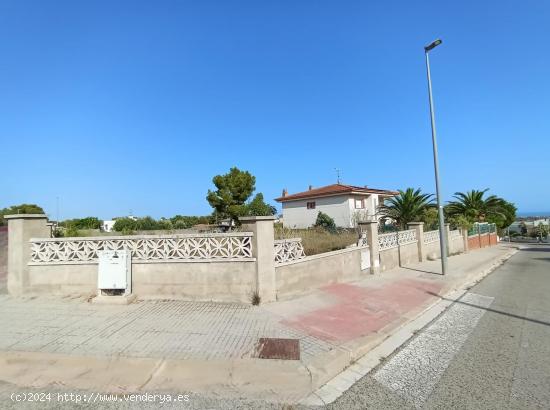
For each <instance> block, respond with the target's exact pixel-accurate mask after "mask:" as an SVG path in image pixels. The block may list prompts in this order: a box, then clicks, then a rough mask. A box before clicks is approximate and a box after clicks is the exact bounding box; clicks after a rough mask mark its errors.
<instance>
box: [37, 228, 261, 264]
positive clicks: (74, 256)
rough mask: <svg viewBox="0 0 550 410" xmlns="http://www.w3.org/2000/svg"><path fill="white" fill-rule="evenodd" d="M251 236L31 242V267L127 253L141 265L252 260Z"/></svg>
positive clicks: (148, 236)
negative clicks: (106, 253) (105, 253)
mask: <svg viewBox="0 0 550 410" xmlns="http://www.w3.org/2000/svg"><path fill="white" fill-rule="evenodd" d="M252 236H253V233H252V232H233V233H211V234H191V235H139V236H113V237H88V238H86V237H83V238H52V239H34V238H33V239H31V240H30V245H31V260H30V262H29V264H31V265H42V264H71V263H97V259H98V256H97V252H98V251H102V250H123V249H126V250H129V251H131V253H132V259H133V260H135V261H139V262H140V263H143V262H145V263H151V262H201V261H216V260H223V261H239V260H249V259H253V258H252Z"/></svg>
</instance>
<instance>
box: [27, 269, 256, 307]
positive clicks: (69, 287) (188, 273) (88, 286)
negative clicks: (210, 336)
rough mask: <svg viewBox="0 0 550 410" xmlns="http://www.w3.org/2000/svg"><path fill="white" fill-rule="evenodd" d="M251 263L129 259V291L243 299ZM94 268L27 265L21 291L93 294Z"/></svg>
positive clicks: (251, 277) (146, 295)
mask: <svg viewBox="0 0 550 410" xmlns="http://www.w3.org/2000/svg"><path fill="white" fill-rule="evenodd" d="M255 263H256V262H255V260H254V259H252V260H251V261H249V262H202V263H201V262H190V263H177V262H174V263H132V293H134V294H136V295H137V296H138V297H139V298H140V299H187V300H205V301H210V300H212V301H219V302H245V303H246V302H248V301H250V297H251V294H252V293H253V292H254V291H255V290H256V268H255ZM97 270H98V265H97V263H93V264H80V263H79V264H67V265H61V264H56V265H31V266H29V282H28V286H27V287H26V288H25V293H26V294H34V295H38V294H50V295H60V296H61V295H70V294H79V295H96V294H97Z"/></svg>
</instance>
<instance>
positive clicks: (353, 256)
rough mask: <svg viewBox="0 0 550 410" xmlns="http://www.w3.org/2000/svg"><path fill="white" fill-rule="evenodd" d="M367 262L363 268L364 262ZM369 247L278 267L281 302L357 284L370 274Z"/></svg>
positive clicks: (276, 268) (309, 258)
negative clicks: (335, 286) (337, 285)
mask: <svg viewBox="0 0 550 410" xmlns="http://www.w3.org/2000/svg"><path fill="white" fill-rule="evenodd" d="M362 258H363V264H362V263H361V262H362V261H361V259H362ZM368 259H369V248H368V247H357V248H350V249H343V250H339V251H333V252H327V253H323V254H320V255H313V256H308V257H306V258H304V259H301V260H299V261H294V262H288V263H284V264H281V265H278V266H276V267H275V278H276V284H277V299H281V298H285V297H289V296H292V295H295V294H298V293H303V292H307V291H310V290H311V289H314V288H316V287H319V286H323V285H329V284H331V283H336V282H347V281H353V280H357V279H359V278H361V277H363V276H365V275H367V274H368V273H369V272H370V270H369V268H368V266H370V264H368V263H367V267H365V269H363V270H362V269H361V266H362V265H363V266H365V261H366V260H368Z"/></svg>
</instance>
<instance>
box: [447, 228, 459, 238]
mask: <svg viewBox="0 0 550 410" xmlns="http://www.w3.org/2000/svg"><path fill="white" fill-rule="evenodd" d="M450 236H451V238H457V237H459V236H462V233H461V232H460V229H453V230H452V231H451V232H450Z"/></svg>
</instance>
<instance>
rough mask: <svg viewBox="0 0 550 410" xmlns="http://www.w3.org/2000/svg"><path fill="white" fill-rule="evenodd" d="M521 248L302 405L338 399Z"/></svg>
mask: <svg viewBox="0 0 550 410" xmlns="http://www.w3.org/2000/svg"><path fill="white" fill-rule="evenodd" d="M518 250H519V248H514V249H511V250H510V251H509V252H507V253H506V254H504V255H502V256H500V257H498V258H496V259H495V260H494V262H493V263H492V264H491V265H490V266H489V267H488V268H486V269H483V270H481V271H480V272H478V273H476V274H473V275H471V276H470V277H469V278H468V279H467V281H466V282H465V283H464V284H462V285H460V286H459V287H458V288H454V289H451V290H449V291H448V292H447V293H445V294H444V295H442V296H440V297H439V299H438V300H436V301H434V303H432V304H430V305H429V306H428V307H426V308H425V309H423V310H422V311H421V312H419V313H418V315H416V316H415V317H414V318H413V319H411V320H409V321H408V322H406V323H404V324H402V325H401V326H399V327H397V328H396V329H394V330H393V332H392V333H391V334H390V335H389V336H388V337H387V338H385V339H384V340H383V341H381V342H380V343H379V344H377V345H375V346H374V347H373V348H372V349H371V350H369V351H368V352H367V353H365V354H364V355H363V356H362V357H361V358H360V359H359V360H357V361H356V362H355V363H350V364H351V365H350V366H349V367H347V368H346V369H345V370H344V371H343V372H341V373H340V374H338V375H336V376H335V377H334V378H332V379H331V380H330V381H328V382H327V383H326V384H324V385H323V386H321V387H320V388H318V389H317V390H315V391H313V392H312V393H311V394H310V395H309V396H307V397H306V398H304V399H302V400H301V401H300V404H303V405H307V406H324V405H327V404H330V403H332V402H334V401H335V400H336V399H338V398H339V397H340V396H341V395H342V394H344V393H345V392H346V391H347V390H348V389H349V388H350V387H351V386H353V384H355V383H356V382H357V381H358V380H359V379H361V378H362V377H364V376H365V375H367V374H368V373H369V372H370V371H372V370H373V369H374V368H375V367H376V366H378V365H379V364H380V363H382V362H383V361H384V360H385V359H386V358H387V357H388V356H390V355H391V354H392V353H393V352H395V351H396V350H397V349H399V348H400V347H401V346H402V345H403V344H405V343H406V342H407V341H408V340H409V339H411V338H412V337H413V336H414V335H415V334H416V333H417V332H418V331H420V330H422V329H423V328H424V327H425V326H427V325H428V324H429V323H431V322H432V321H433V320H435V319H436V318H437V317H438V316H439V315H441V314H442V313H443V312H444V311H445V310H447V309H448V308H449V307H450V306H451V305H452V304H453V303H454V302H455V301H457V300H459V299H460V298H461V297H462V296H463V295H464V294H465V293H466V292H468V290H469V289H470V288H471V287H472V286H474V285H475V284H477V283H479V282H480V281H481V280H482V279H484V278H485V277H486V276H487V275H489V274H490V273H491V272H493V271H494V270H495V269H497V268H498V267H499V266H501V265H502V264H504V263H505V262H506V261H507V260H508V259H510V258H511V257H512V256H513V255H514V254H515V253H516V252H518ZM360 349H361V347H358V348H357V349H355V350H360Z"/></svg>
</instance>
